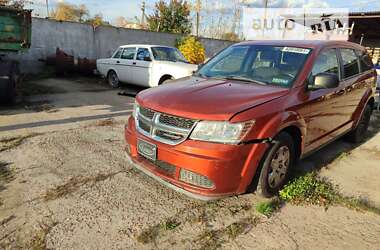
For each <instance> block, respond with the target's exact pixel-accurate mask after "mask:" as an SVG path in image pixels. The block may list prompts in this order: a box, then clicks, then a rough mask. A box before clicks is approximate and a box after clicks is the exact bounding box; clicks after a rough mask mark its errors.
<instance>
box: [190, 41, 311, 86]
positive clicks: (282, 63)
mask: <svg viewBox="0 0 380 250" xmlns="http://www.w3.org/2000/svg"><path fill="white" fill-rule="evenodd" d="M310 52H311V49H305V48H296V47H277V46H269V45H236V46H231V47H229V48H227V49H226V50H224V51H222V52H221V53H220V54H218V55H217V56H215V57H214V58H213V59H211V60H210V61H209V62H208V63H207V64H205V65H204V66H203V67H202V68H201V69H200V70H199V71H198V72H197V73H198V75H200V76H204V77H211V78H223V79H232V80H234V79H235V80H240V81H246V82H256V83H259V84H260V83H261V84H270V85H277V86H280V87H286V88H289V87H290V86H291V85H292V83H293V81H294V80H295V79H296V77H297V75H298V73H299V71H300V70H301V69H302V66H303V65H304V63H305V61H306V59H307V57H308V55H309V54H310Z"/></svg>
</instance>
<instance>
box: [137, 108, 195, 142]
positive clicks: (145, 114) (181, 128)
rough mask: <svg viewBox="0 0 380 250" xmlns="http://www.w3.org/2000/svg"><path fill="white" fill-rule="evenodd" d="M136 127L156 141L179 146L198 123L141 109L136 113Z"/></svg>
mask: <svg viewBox="0 0 380 250" xmlns="http://www.w3.org/2000/svg"><path fill="white" fill-rule="evenodd" d="M135 119H136V127H137V130H138V131H139V132H140V133H142V134H143V135H145V136H147V137H150V138H152V139H154V140H156V141H159V142H162V143H165V144H169V145H177V144H179V143H181V142H183V141H184V140H186V139H187V138H188V136H189V135H190V133H191V131H192V130H193V128H194V126H195V125H196V123H197V121H196V120H192V119H187V118H183V117H177V116H172V115H168V114H164V113H160V112H156V111H153V110H151V109H147V108H144V107H139V108H138V109H137V112H136V118H135Z"/></svg>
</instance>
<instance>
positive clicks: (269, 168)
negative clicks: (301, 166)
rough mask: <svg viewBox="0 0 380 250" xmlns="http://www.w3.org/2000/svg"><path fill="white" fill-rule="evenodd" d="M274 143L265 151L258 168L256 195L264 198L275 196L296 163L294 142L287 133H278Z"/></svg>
mask: <svg viewBox="0 0 380 250" xmlns="http://www.w3.org/2000/svg"><path fill="white" fill-rule="evenodd" d="M274 141H275V142H276V143H275V144H273V145H272V146H271V147H270V148H269V149H268V150H267V152H266V153H265V155H264V156H263V158H262V160H261V162H260V166H259V168H258V170H259V171H260V175H259V180H258V184H257V188H256V193H257V194H258V195H260V196H263V197H265V198H270V197H272V196H274V195H276V194H277V193H278V192H279V191H280V189H281V188H282V187H283V186H284V185H285V184H286V183H287V181H288V179H289V173H290V172H291V169H292V168H293V166H294V164H295V162H296V151H295V145H294V140H293V138H292V137H291V136H290V135H289V134H288V133H285V132H282V133H280V134H279V135H277V136H276V137H275V139H274Z"/></svg>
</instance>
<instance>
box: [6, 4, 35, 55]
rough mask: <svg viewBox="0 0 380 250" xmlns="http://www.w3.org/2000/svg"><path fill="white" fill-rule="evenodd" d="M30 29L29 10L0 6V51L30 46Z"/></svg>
mask: <svg viewBox="0 0 380 250" xmlns="http://www.w3.org/2000/svg"><path fill="white" fill-rule="evenodd" d="M31 31H32V15H31V11H30V10H21V9H14V8H9V7H4V6H0V53H1V52H12V51H13V52H17V51H23V50H26V49H28V48H30V44H31Z"/></svg>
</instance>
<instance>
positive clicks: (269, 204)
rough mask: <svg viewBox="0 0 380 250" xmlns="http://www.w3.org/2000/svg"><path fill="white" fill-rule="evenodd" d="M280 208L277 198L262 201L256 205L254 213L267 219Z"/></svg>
mask: <svg viewBox="0 0 380 250" xmlns="http://www.w3.org/2000/svg"><path fill="white" fill-rule="evenodd" d="M280 206H281V200H280V199H278V198H275V199H272V200H270V201H263V202H260V203H258V204H257V205H256V211H257V212H259V213H260V214H263V215H265V216H267V217H270V216H272V214H273V213H274V212H276V211H277V210H278V209H279V208H280Z"/></svg>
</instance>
